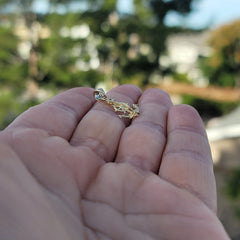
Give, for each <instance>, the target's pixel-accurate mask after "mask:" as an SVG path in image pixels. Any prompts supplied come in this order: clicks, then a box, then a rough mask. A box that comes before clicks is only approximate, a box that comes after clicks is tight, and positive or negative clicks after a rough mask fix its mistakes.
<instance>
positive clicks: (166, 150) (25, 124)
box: [0, 85, 228, 240]
mask: <svg viewBox="0 0 240 240" xmlns="http://www.w3.org/2000/svg"><path fill="white" fill-rule="evenodd" d="M93 91H94V90H93V89H89V88H76V89H72V90H69V91H66V92H64V93H62V94H60V95H58V96H56V97H54V98H52V99H50V100H49V101H47V102H45V103H43V104H40V105H38V106H36V107H33V108H31V109H29V110H28V111H26V112H25V113H23V114H22V115H20V117H18V118H17V119H16V120H15V121H14V122H13V123H12V124H11V125H10V126H9V127H8V128H7V129H5V130H4V131H2V132H1V133H0V143H1V145H0V190H1V198H0V213H1V214H0V216H1V218H0V235H1V236H3V238H1V239H4V240H8V239H9V240H10V239H11V240H12V239H21V240H22V239H23V240H27V239H34V240H35V239H36V240H38V239H39V240H40V239H57V240H75V239H76V240H80V239H84V240H85V239H89V240H95V239H104V240H105V239H106V240H111V239H114V240H115V239H116V240H118V239H119V240H123V239H129V240H135V239H136V240H143V239H144V240H153V239H160V240H161V239H184V240H186V239H191V240H192V239H228V237H227V235H226V234H225V232H224V230H223V228H222V226H221V224H220V222H219V221H218V219H217V217H216V215H215V211H216V192H215V181H214V174H213V170H212V161H211V153H210V149H209V145H208V141H207V137H206V134H205V130H204V127H203V124H202V122H201V120H200V117H199V116H198V114H197V113H196V111H195V110H194V109H192V108H191V107H189V106H184V105H180V106H172V103H171V101H170V98H169V96H168V95H167V94H166V93H164V92H163V91H161V90H157V89H151V90H147V91H145V92H144V93H141V91H140V90H139V89H138V88H136V87H134V86H130V85H124V86H120V87H117V88H115V89H113V90H112V91H110V92H109V96H110V97H112V98H114V99H115V100H119V101H123V102H128V103H129V104H132V103H134V102H138V104H139V108H140V116H139V117H137V118H135V119H134V120H133V121H132V122H131V123H130V121H128V120H126V119H125V120H122V119H120V118H119V117H118V116H117V115H116V113H115V112H114V111H113V110H112V108H111V107H109V106H108V105H106V104H104V103H95V100H94V97H93Z"/></svg>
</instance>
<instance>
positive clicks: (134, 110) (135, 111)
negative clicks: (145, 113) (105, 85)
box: [93, 88, 140, 119]
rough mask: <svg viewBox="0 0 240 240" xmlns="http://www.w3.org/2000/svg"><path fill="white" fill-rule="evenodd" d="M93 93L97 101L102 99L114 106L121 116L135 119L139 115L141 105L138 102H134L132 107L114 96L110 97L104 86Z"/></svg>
mask: <svg viewBox="0 0 240 240" xmlns="http://www.w3.org/2000/svg"><path fill="white" fill-rule="evenodd" d="M93 95H94V97H95V99H96V100H97V101H102V102H105V103H107V104H108V105H110V106H112V107H113V109H114V111H115V112H116V113H117V115H118V116H119V117H120V118H129V119H133V118H134V117H137V116H138V115H139V113H140V112H139V107H138V105H137V104H133V105H132V107H130V106H129V105H128V103H124V102H117V101H115V100H114V99H112V98H108V97H107V95H106V94H105V92H104V90H103V89H102V88H98V89H97V90H95V91H94V92H93Z"/></svg>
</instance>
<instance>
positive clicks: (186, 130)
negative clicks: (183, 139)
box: [168, 125, 208, 141]
mask: <svg viewBox="0 0 240 240" xmlns="http://www.w3.org/2000/svg"><path fill="white" fill-rule="evenodd" d="M176 132H179V133H181V134H183V136H184V133H191V134H197V135H199V136H200V137H201V138H203V139H204V140H205V141H208V138H207V135H206V133H205V132H203V131H200V130H197V129H196V128H194V127H189V126H185V125H182V126H178V127H174V128H173V129H170V130H168V135H173V134H175V133H176Z"/></svg>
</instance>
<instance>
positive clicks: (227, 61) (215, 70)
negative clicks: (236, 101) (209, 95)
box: [201, 20, 240, 87]
mask: <svg viewBox="0 0 240 240" xmlns="http://www.w3.org/2000/svg"><path fill="white" fill-rule="evenodd" d="M239 24H240V20H238V21H235V22H233V23H230V24H227V25H224V26H221V27H219V28H218V29H216V30H215V31H213V32H212V33H211V36H210V38H209V44H210V46H211V48H212V54H211V56H210V57H208V58H205V59H202V61H201V67H202V69H203V72H204V73H205V75H206V76H207V77H208V78H209V81H210V84H214V85H219V86H232V87H233V86H239V85H240V29H239Z"/></svg>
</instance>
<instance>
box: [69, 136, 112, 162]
mask: <svg viewBox="0 0 240 240" xmlns="http://www.w3.org/2000/svg"><path fill="white" fill-rule="evenodd" d="M71 145H72V146H74V147H87V148H89V149H90V150H91V151H92V152H94V153H95V154H96V155H97V156H100V157H101V159H103V160H104V161H105V162H108V161H109V159H111V156H108V154H107V153H108V152H110V149H108V147H107V146H106V145H105V144H104V143H103V141H101V140H100V139H97V138H93V137H79V138H78V137H76V136H75V137H73V138H72V139H71ZM105 156H108V157H107V158H106V157H105Z"/></svg>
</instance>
